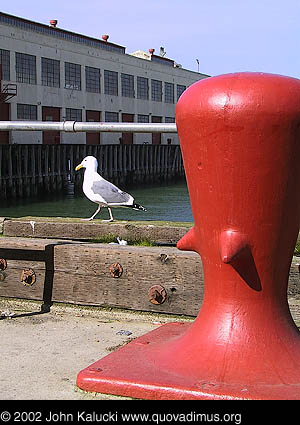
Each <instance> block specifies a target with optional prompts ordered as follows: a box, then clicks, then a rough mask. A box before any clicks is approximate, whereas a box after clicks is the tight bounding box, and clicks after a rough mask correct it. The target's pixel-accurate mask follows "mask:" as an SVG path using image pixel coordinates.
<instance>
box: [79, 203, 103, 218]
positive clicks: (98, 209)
mask: <svg viewBox="0 0 300 425" xmlns="http://www.w3.org/2000/svg"><path fill="white" fill-rule="evenodd" d="M100 210H101V205H99V206H98V208H97V211H96V212H95V213H94V214H93V215H92V217H90V218H82V220H83V221H91V220H93V218H94V217H96V215H97V214H98V213H99V212H100Z"/></svg>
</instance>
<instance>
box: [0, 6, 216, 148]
mask: <svg viewBox="0 0 300 425" xmlns="http://www.w3.org/2000/svg"><path fill="white" fill-rule="evenodd" d="M0 69H1V74H0V75H1V80H2V81H1V98H0V120H2V121H3V120H4V121H7V120H38V121H66V120H74V121H105V122H138V123H160V122H161V123H172V122H174V121H175V119H174V116H175V105H176V102H177V100H178V98H179V97H180V95H181V94H182V92H183V91H184V90H185V89H186V88H187V87H188V86H190V85H191V84H193V83H194V82H196V81H198V80H200V79H202V78H206V77H208V75H205V74H201V73H199V72H193V71H189V70H186V69H183V68H182V67H181V65H179V64H176V62H175V61H174V60H171V59H168V58H166V57H165V52H164V49H163V48H161V49H160V52H159V54H156V53H155V51H154V49H149V52H143V51H139V50H138V51H136V52H134V53H132V54H127V53H126V52H125V47H123V46H121V45H118V44H115V43H111V42H110V41H109V36H108V35H103V36H102V37H101V38H99V39H96V38H91V37H88V36H85V35H81V34H76V33H73V32H70V31H66V30H63V29H61V28H59V27H58V26H57V21H56V20H51V21H50V25H45V24H41V23H37V22H33V21H29V20H27V19H23V18H19V17H16V16H12V15H8V14H5V13H1V12H0ZM8 143H12V144H16V143H17V144H20V143H30V144H31V143H33V144H63V143H73V144H77V143H79V144H85V143H86V144H99V143H101V144H143V143H147V144H176V143H178V138H177V135H176V134H160V133H153V134H146V133H142V134H132V133H123V134H122V133H105V134H104V133H102V134H99V133H87V134H85V133H76V134H74V133H60V132H54V131H44V132H42V131H37V132H20V131H10V132H0V144H8Z"/></svg>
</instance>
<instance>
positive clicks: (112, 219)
mask: <svg viewBox="0 0 300 425" xmlns="http://www.w3.org/2000/svg"><path fill="white" fill-rule="evenodd" d="M107 209H108V212H109V216H110V219H109V220H102V221H106V222H108V223H109V222H110V221H114V218H113V215H112V212H111V208H109V207H107Z"/></svg>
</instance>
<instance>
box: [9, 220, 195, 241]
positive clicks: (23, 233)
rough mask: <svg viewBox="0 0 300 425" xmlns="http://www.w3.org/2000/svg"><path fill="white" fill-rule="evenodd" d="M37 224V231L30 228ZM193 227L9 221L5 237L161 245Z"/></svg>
mask: <svg viewBox="0 0 300 425" xmlns="http://www.w3.org/2000/svg"><path fill="white" fill-rule="evenodd" d="M30 221H31V222H32V221H34V227H33V226H32V224H30ZM191 227H192V223H187V224H186V226H183V227H179V226H176V225H173V226H170V225H161V226H154V225H152V224H149V225H146V224H145V225H139V224H136V223H135V224H132V223H130V222H128V224H119V223H103V222H102V221H101V220H99V221H98V220H94V222H92V223H90V222H82V221H77V222H75V221H74V220H71V221H69V220H67V219H61V220H55V218H54V219H48V220H43V219H42V218H36V219H34V218H31V219H30V220H22V219H13V220H12V219H8V220H5V221H4V223H3V235H4V236H13V237H39V238H59V239H61V238H63V239H75V240H78V239H80V240H88V239H99V238H101V237H104V236H108V235H110V236H114V237H115V238H117V237H118V236H119V237H120V238H122V239H125V240H131V241H135V240H136V241H139V240H151V241H155V242H161V243H168V244H170V243H177V241H178V240H179V239H180V238H182V237H183V236H184V235H185V234H186V232H187V231H188V230H189V229H190V228H191Z"/></svg>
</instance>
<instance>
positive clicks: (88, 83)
mask: <svg viewBox="0 0 300 425" xmlns="http://www.w3.org/2000/svg"><path fill="white" fill-rule="evenodd" d="M85 89H86V91H87V92H89V93H100V69H99V68H92V67H91V66H86V67H85Z"/></svg>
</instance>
